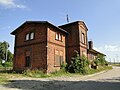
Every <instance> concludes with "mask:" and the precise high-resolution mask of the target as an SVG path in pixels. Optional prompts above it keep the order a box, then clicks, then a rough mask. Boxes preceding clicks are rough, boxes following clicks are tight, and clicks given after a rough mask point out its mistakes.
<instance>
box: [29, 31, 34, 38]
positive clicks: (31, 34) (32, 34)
mask: <svg viewBox="0 0 120 90" xmlns="http://www.w3.org/2000/svg"><path fill="white" fill-rule="evenodd" d="M30 39H31V40H32V39H34V33H33V32H32V33H30Z"/></svg>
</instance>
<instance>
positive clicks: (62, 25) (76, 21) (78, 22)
mask: <svg viewBox="0 0 120 90" xmlns="http://www.w3.org/2000/svg"><path fill="white" fill-rule="evenodd" d="M79 22H80V23H83V24H84V26H85V28H86V29H87V30H88V28H87V26H86V24H85V22H84V21H75V22H71V23H67V24H64V25H60V26H59V27H64V26H68V25H71V24H75V23H79Z"/></svg>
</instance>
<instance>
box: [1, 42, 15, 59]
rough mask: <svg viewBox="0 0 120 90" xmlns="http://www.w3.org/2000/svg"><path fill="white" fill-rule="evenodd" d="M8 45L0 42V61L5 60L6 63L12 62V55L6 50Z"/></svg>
mask: <svg viewBox="0 0 120 90" xmlns="http://www.w3.org/2000/svg"><path fill="white" fill-rule="evenodd" d="M8 48H9V43H8V42H6V41H4V42H0V59H3V60H6V61H12V58H13V55H12V53H11V52H10V51H9V50H8Z"/></svg>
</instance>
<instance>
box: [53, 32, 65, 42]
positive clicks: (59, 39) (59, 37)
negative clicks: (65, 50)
mask: <svg viewBox="0 0 120 90" xmlns="http://www.w3.org/2000/svg"><path fill="white" fill-rule="evenodd" d="M62 36H63V35H62V34H61V33H58V32H56V33H55V40H57V41H62Z"/></svg>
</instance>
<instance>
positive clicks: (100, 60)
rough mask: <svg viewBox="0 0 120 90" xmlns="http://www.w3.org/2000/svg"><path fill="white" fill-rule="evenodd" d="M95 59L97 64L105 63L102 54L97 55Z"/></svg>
mask: <svg viewBox="0 0 120 90" xmlns="http://www.w3.org/2000/svg"><path fill="white" fill-rule="evenodd" d="M96 60H98V61H99V64H100V65H102V66H103V65H105V64H106V63H107V61H106V60H105V57H104V56H103V55H101V54H98V55H97V58H96Z"/></svg>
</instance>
